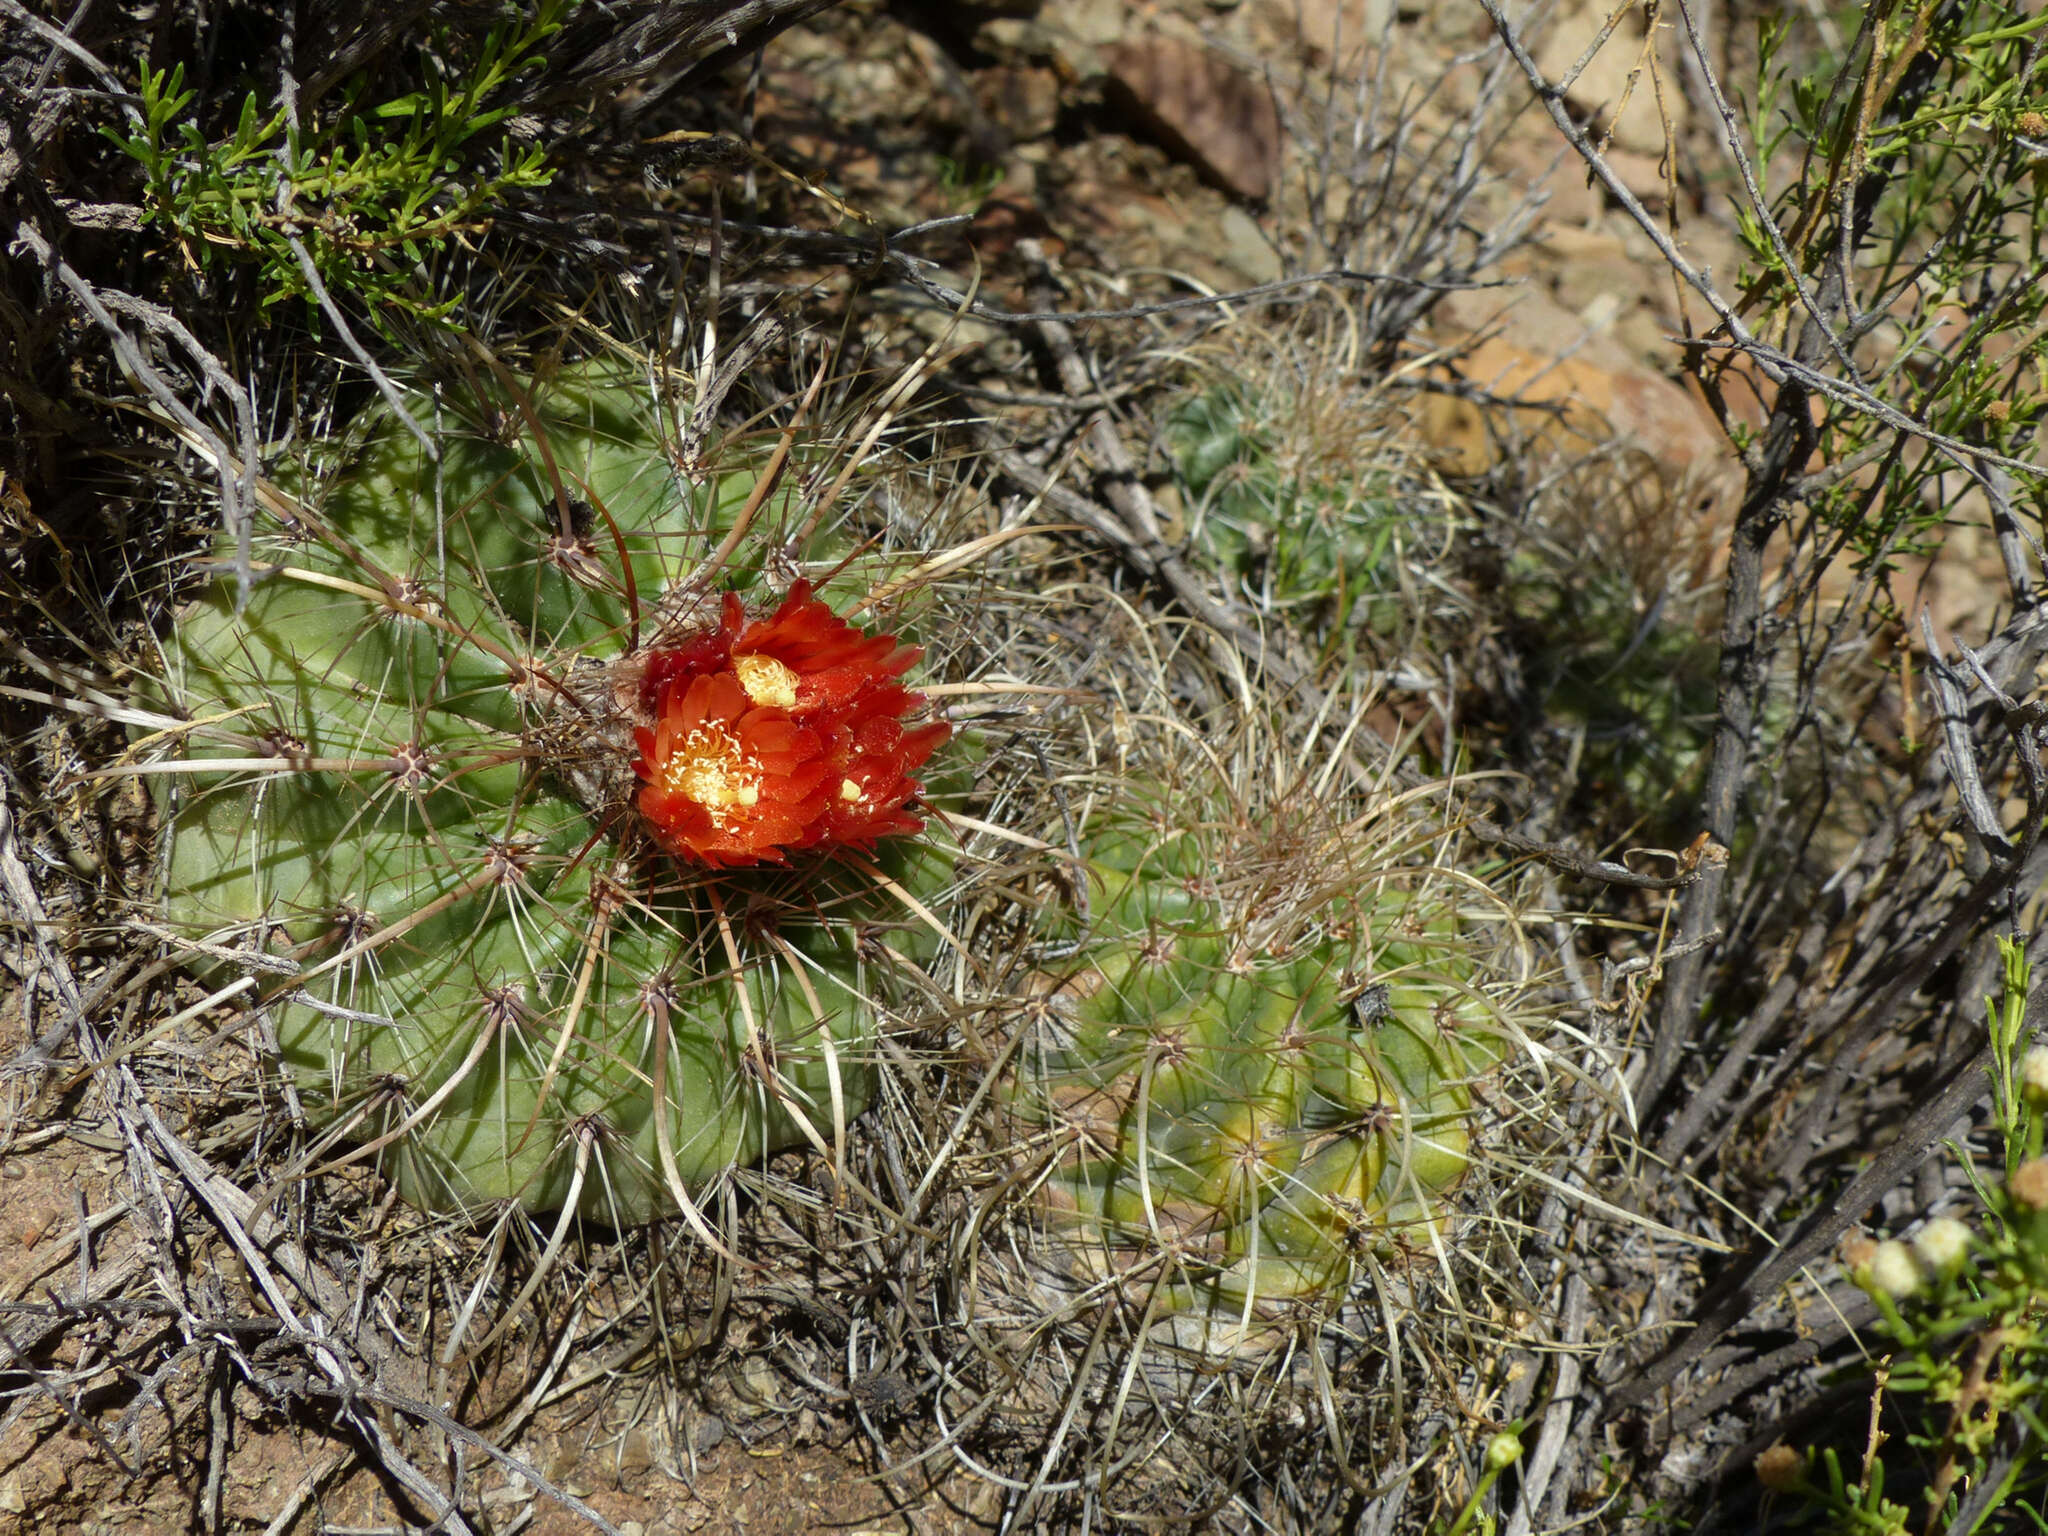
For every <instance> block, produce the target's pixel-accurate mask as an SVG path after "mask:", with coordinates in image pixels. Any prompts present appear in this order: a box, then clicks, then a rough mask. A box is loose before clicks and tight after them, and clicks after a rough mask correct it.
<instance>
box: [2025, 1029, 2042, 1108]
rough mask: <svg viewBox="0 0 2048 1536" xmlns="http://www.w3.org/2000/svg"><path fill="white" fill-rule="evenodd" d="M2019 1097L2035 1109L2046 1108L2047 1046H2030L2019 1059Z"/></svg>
mask: <svg viewBox="0 0 2048 1536" xmlns="http://www.w3.org/2000/svg"><path fill="white" fill-rule="evenodd" d="M2020 1097H2022V1098H2023V1099H2025V1100H2026V1101H2027V1103H2028V1104H2029V1105H2031V1106H2032V1107H2033V1108H2035V1109H2041V1108H2043V1107H2048V1045H2036V1046H2031V1047H2029V1048H2028V1050H2027V1054H2026V1055H2024V1056H2022V1057H2021V1058H2020Z"/></svg>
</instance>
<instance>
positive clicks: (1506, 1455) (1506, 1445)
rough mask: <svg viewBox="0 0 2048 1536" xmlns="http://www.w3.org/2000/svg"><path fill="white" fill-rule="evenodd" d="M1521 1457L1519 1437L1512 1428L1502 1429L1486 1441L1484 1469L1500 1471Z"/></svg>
mask: <svg viewBox="0 0 2048 1536" xmlns="http://www.w3.org/2000/svg"><path fill="white" fill-rule="evenodd" d="M1521 1459H1522V1441H1521V1437H1520V1436H1519V1435H1517V1434H1515V1432H1514V1431H1513V1430H1507V1429H1504V1430H1502V1431H1501V1432H1500V1433H1499V1434H1497V1435H1495V1436H1494V1437H1493V1438H1492V1439H1491V1440H1489V1441H1487V1442H1486V1470H1487V1471H1489V1472H1501V1471H1505V1470H1506V1469H1507V1468H1509V1467H1512V1466H1513V1465H1514V1464H1515V1463H1516V1462H1517V1461H1520V1460H1521Z"/></svg>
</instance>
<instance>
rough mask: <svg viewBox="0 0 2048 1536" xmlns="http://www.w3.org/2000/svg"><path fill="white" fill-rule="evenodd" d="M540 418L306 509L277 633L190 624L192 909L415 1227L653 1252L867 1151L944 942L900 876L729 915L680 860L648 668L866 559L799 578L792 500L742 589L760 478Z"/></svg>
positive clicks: (378, 448)
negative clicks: (884, 1019)
mask: <svg viewBox="0 0 2048 1536" xmlns="http://www.w3.org/2000/svg"><path fill="white" fill-rule="evenodd" d="M534 396H535V398H534V399H533V400H532V401H531V402H528V403H527V405H526V407H525V408H523V409H522V410H520V411H518V412H517V413H514V412H512V411H507V412H506V413H505V416H504V419H505V420H508V421H512V422H514V423H515V424H517V423H522V422H523V424H524V426H523V430H522V431H520V433H519V435H518V440H517V441H516V442H515V443H514V444H513V445H512V446H505V445H503V444H500V443H494V442H492V441H490V440H488V439H487V438H485V437H484V436H482V435H480V434H478V433H474V432H449V433H446V434H443V435H442V438H441V442H440V448H441V454H440V461H439V463H438V465H437V464H436V463H434V462H433V461H432V460H430V459H429V458H428V457H427V456H426V454H425V453H424V452H423V451H422V449H421V447H420V445H419V444H418V443H417V442H416V441H415V440H414V439H413V438H412V437H411V436H410V434H408V433H406V432H404V431H402V430H399V429H398V428H397V427H395V426H393V425H390V424H388V423H387V424H386V425H384V426H383V427H382V428H380V429H379V430H378V431H377V432H376V434H375V435H374V437H373V439H372V440H371V441H370V442H369V444H368V446H367V447H366V448H365V449H364V451H363V452H362V453H361V454H360V456H359V457H358V458H357V459H356V460H354V461H353V462H352V463H350V464H349V465H348V466H347V470H346V473H345V474H343V475H341V476H339V477H337V478H336V480H335V481H334V484H333V486H332V488H331V492H330V494H328V495H327V496H326V497H325V498H324V500H323V502H322V504H321V505H320V507H319V509H318V511H317V513H316V512H311V511H306V510H303V509H300V508H297V507H295V506H294V505H293V504H292V503H291V502H290V501H289V498H284V497H279V498H277V499H276V500H275V501H274V502H273V506H274V507H275V508H276V512H275V515H274V519H273V521H272V522H271V524H270V526H267V527H264V528H261V529H259V531H258V537H257V556H256V559H257V571H258V573H259V576H261V577H262V579H261V580H260V581H259V582H258V584H257V585H256V587H255V588H254V591H253V593H252V594H251V596H250V599H249V601H248V603H247V605H246V607H245V609H244V610H243V611H242V612H241V613H240V614H237V613H236V612H235V609H234V597H235V593H234V587H233V583H232V580H231V579H223V580H222V581H221V582H219V583H218V584H217V585H216V587H215V588H214V589H213V590H212V591H210V592H209V593H207V594H206V595H205V596H203V597H202V598H201V599H200V600H198V601H197V602H196V603H194V604H193V605H192V606H191V607H190V608H189V609H188V610H187V611H186V612H185V613H184V614H183V615H182V616H181V618H180V619H179V621H178V623H177V625H176V627H175V629H174V631H173V633H172V634H171V635H170V636H169V637H168V639H167V641H166V642H165V648H164V649H165V661H166V664H167V668H166V679H165V685H164V687H163V690H162V696H163V701H164V702H167V703H169V704H170V705H172V706H173V707H174V708H175V709H176V710H178V711H179V712H180V713H181V714H182V715H183V717H184V718H186V719H187V720H189V721H191V722H192V724H191V725H190V726H189V727H188V728H187V729H186V730H184V731H182V732H180V733H177V735H178V745H179V749H180V750H181V751H182V753H183V756H184V759H185V763H184V764H183V765H180V766H179V769H178V771H176V772H175V773H173V774H169V775H166V777H165V778H163V779H162V780H161V781H160V782H162V783H164V784H167V785H171V786H174V787H173V788H172V789H171V790H170V791H169V793H168V797H167V800H168V803H167V812H168V814H167V823H168V828H169V843H170V847H169V852H168V857H167V864H166V874H165V885H164V897H163V905H164V911H165V916H166V918H167V919H168V920H169V921H170V922H171V923H172V924H173V925H175V926H176V927H177V928H178V929H179V930H181V931H183V932H185V933H187V934H190V935H191V936H192V937H193V938H194V939H195V940H198V941H200V942H201V944H202V946H206V947H202V948H200V949H198V950H196V951H195V954H196V955H198V956H200V957H201V959H200V963H201V964H202V966H204V965H209V964H210V965H212V966H215V967H220V966H226V965H232V964H234V963H235V962H234V961H233V960H232V959H231V958H229V957H227V956H226V955H225V954H224V953H223V951H224V950H235V951H241V952H244V953H245V954H246V953H248V952H249V951H260V955H258V956H256V957H255V958H254V959H253V961H252V962H250V963H253V964H256V965H258V966H260V965H261V964H262V959H263V957H266V956H267V957H271V958H272V960H273V969H272V970H269V971H265V970H261V969H259V970H258V972H257V974H258V975H259V976H260V977H262V978H263V986H264V987H265V989H266V995H270V996H274V997H275V998H276V1000H277V1002H278V1005H279V1006H278V1007H277V1008H276V1009H275V1011H274V1013H273V1017H274V1019H275V1023H276V1031H277V1041H278V1045H279V1048H280V1051H281V1053H282V1056H283V1059H284V1061H285V1063H286V1064H287V1066H288V1067H289V1069H290V1072H291V1076H292V1080H293V1081H294V1082H295V1084H296V1086H297V1091H298V1093H299V1095H300V1097H301V1100H302V1101H303V1103H304V1105H305V1107H306V1110H307V1112H308V1115H309V1118H310V1119H311V1120H312V1121H313V1122H314V1123H315V1125H316V1126H320V1127H324V1128H325V1129H326V1130H327V1131H328V1132H329V1133H331V1134H330V1140H331V1142H332V1143H333V1144H334V1145H335V1147H336V1148H337V1149H338V1148H339V1147H340V1146H341V1145H342V1144H343V1143H353V1144H355V1145H356V1146H358V1147H370V1148H374V1149H375V1155H376V1156H377V1157H378V1159H379V1161H380V1163H381V1164H382V1165H383V1166H384V1167H385V1169H386V1170H387V1171H388V1172H389V1173H390V1175H391V1176H392V1177H393V1178H394V1179H395V1180H396V1182H397V1184H398V1186H399V1188H400V1190H401V1191H402V1193H403V1194H404V1195H405V1196H406V1197H407V1198H408V1199H411V1200H413V1201H416V1202H419V1203H422V1204H426V1205H429V1206H435V1207H444V1208H455V1209H467V1208H471V1207H475V1206H477V1205H479V1204H481V1203H484V1202H491V1201H501V1200H508V1199H510V1200H517V1201H518V1202H520V1203H521V1204H523V1205H524V1206H526V1207H527V1208H529V1209H532V1210H536V1211H541V1210H549V1209H555V1208H559V1207H562V1206H564V1205H565V1204H574V1206H575V1207H576V1208H577V1210H578V1211H579V1212H581V1213H582V1214H584V1215H586V1216H589V1217H592V1218H595V1219H598V1220H602V1221H606V1222H611V1223H628V1222H635V1221H640V1220H645V1219H647V1218H649V1217H651V1216H655V1215H659V1214H662V1213H664V1212H668V1211H672V1210H674V1209H675V1208H676V1207H677V1206H678V1204H679V1203H680V1202H681V1201H682V1200H684V1199H687V1198H688V1193H687V1192H688V1191H690V1190H695V1189H697V1188H699V1187H701V1186H702V1185H704V1184H705V1183H706V1182H707V1181H708V1180H710V1179H712V1178H714V1177H715V1176H717V1175H718V1174H719V1173H721V1172H722V1171H724V1170H725V1169H727V1168H729V1167H730V1166H731V1165H732V1164H734V1163H735V1162H736V1161H740V1160H744V1159H751V1158H755V1157H758V1156H760V1155H762V1154H763V1153H765V1152H768V1151H772V1150H775V1149H777V1148H781V1147H786V1146H790V1145H795V1144H800V1143H803V1142H809V1143H811V1144H813V1145H817V1146H831V1145H834V1144H835V1143H836V1139H837V1137H838V1136H839V1135H840V1134H841V1133H842V1132H843V1128H844V1124H845V1121H846V1120H847V1119H848V1118H850V1117H851V1116H853V1115H855V1114H857V1113H859V1112H860V1110H861V1109H862V1107H863V1106H864V1104H865V1102H866V1098H867V1094H868V1091H869V1074H868V1070H867V1065H866V1064H867V1061H868V1058H869V1054H870V1053H869V1044H870V1042H871V1039H872V1035H873V1031H874V1029H875V1026H876V1018H877V1012H878V1008H879V1007H881V1006H882V1005H883V1003H884V1002H885V1000H886V998H887V996H888V993H889V975H888V973H889V970H890V968H891V964H892V962H893V959H894V957H895V956H896V955H898V954H901V953H903V952H905V951H908V950H912V949H916V948H918V947H919V946H920V945H921V944H923V943H925V942H926V941H925V940H923V939H921V938H920V937H919V936H918V934H917V933H916V931H915V929H914V928H913V927H912V926H911V925H910V924H908V923H892V921H891V912H890V910H889V909H888V907H887V905H886V903H884V902H883V901H881V900H879V899H878V898H877V896H876V894H875V890H874V887H875V884H876V882H875V881H874V880H873V879H872V878H871V874H868V873H863V872H862V871H861V870H860V869H859V868H858V867H857V866H859V865H862V864H863V863H865V860H863V859H858V858H856V859H851V860H846V861H834V860H820V859H816V858H813V859H808V860H806V859H803V858H802V857H801V856H799V857H798V859H797V863H796V865H795V866H793V867H792V868H787V869H784V868H774V867H762V868H758V869H749V870H741V871H726V872H723V873H721V874H719V875H717V876H716V877H715V879H714V878H711V877H707V876H706V875H705V874H704V872H702V871H696V870H692V869H689V868H686V867H684V866H683V865H681V864H679V863H678V862H676V861H675V860H673V859H671V858H669V857H668V856H667V855H665V854H663V853H661V852H660V851H659V850H657V849H655V848H654V846H653V844H652V843H651V841H650V839H649V837H648V836H647V834H646V832H645V830H644V828H643V827H642V825H641V824H640V822H639V820H638V819H637V815H636V812H635V810H634V802H633V799H632V795H633V790H634V787H635V786H634V780H633V776H632V773H631V771H630V766H629V765H630V762H631V759H632V757H633V751H634V748H633V744H632V727H633V725H634V723H635V713H636V708H637V703H636V700H635V698H634V694H635V689H636V686H637V679H638V677H639V672H638V671H636V667H639V666H641V665H642V664H641V663H640V661H639V658H640V657H641V656H643V655H644V654H645V652H646V650H647V649H648V648H649V647H650V646H652V645H654V644H655V643H657V642H658V641H659V640H660V639H661V637H662V636H663V634H664V633H670V634H676V633H680V634H688V633H690V632H691V630H692V627H693V626H695V627H697V628H701V627H702V624H703V622H704V621H705V619H706V617H707V616H708V615H715V613H716V605H715V600H716V597H717V592H716V591H715V590H714V591H711V592H710V594H709V597H708V598H707V597H706V596H705V594H704V591H703V590H702V586H701V585H700V586H693V585H692V582H693V578H695V579H697V580H698V581H699V582H700V583H702V585H709V586H714V587H716V588H718V589H733V588H737V589H739V590H741V591H743V592H751V593H756V594H758V596H754V597H751V598H750V602H751V603H752V606H753V607H754V608H755V609H757V610H758V609H759V608H760V607H761V606H763V605H764V604H765V603H767V602H769V601H771V600H772V599H774V598H776V597H779V596H780V595H781V587H782V586H783V585H784V584H786V582H787V580H788V579H789V576H790V574H791V573H793V572H794V571H796V570H797V569H799V568H800V565H799V563H798V559H797V557H799V556H811V557H817V556H821V555H825V556H829V555H832V554H836V553H837V551H836V550H834V549H832V548H831V546H830V545H829V544H828V543H826V541H824V540H818V541H816V542H815V544H814V546H812V547H806V548H801V549H792V548H789V547H787V546H786V545H782V544H779V543H778V540H777V536H778V535H786V534H787V533H788V532H789V525H790V524H791V523H792V522H793V520H794V516H795V509H794V506H793V498H792V497H791V496H790V494H789V493H778V495H777V496H775V497H771V498H770V499H769V501H768V502H767V503H766V504H765V505H764V506H763V507H761V508H760V509H759V513H758V516H757V518H756V521H755V524H754V526H753V528H752V530H751V531H750V533H749V536H748V537H747V538H745V539H744V540H742V541H741V542H740V543H739V544H738V545H737V547H736V552H735V555H734V557H733V558H731V559H729V560H728V561H727V562H726V563H725V564H724V566H723V567H722V568H721V569H720V570H718V571H717V572H716V574H715V576H714V577H712V578H711V579H710V581H709V582H708V583H705V582H704V581H703V574H702V573H703V569H704V565H705V560H706V556H707V555H708V554H709V552H710V551H711V550H712V549H713V547H714V546H715V545H717V544H718V543H719V542H720V540H721V538H722V537H723V536H724V535H725V534H726V533H727V532H728V531H729V530H730V529H731V527H732V525H733V522H734V519H735V515H736V513H737V512H738V510H739V509H740V507H741V506H742V505H743V504H744V503H745V502H746V500H747V498H748V497H749V495H750V493H751V492H752V491H753V489H754V485H755V480H754V476H753V474H752V473H749V472H745V471H734V472H728V473H725V474H722V475H719V476H717V477H715V478H710V479H708V480H707V481H706V482H705V483H703V484H702V485H697V486H693V485H691V484H690V483H689V482H688V481H687V480H686V479H684V477H683V476H681V475H680V474H678V473H677V472H676V471H675V469H674V468H673V465H672V462H671V458H670V456H669V455H668V454H667V453H665V452H664V443H663V440H662V434H661V433H660V431H659V430H658V425H657V423H658V421H659V417H658V414H657V412H656V410H655V408H654V406H653V404H652V402H651V400H650V399H649V397H648V387H647V383H646V381H645V379H644V378H640V377H633V376H627V375H624V374H622V373H620V372H616V371H605V370H601V369H595V368H588V367H586V368H583V369H578V370H566V371H564V372H563V373H562V374H560V375H558V376H557V377H555V378H554V379H552V380H550V381H549V382H548V383H547V384H546V385H545V386H544V387H543V386H536V387H535V390H534ZM413 405H414V410H415V413H416V414H421V415H423V416H424V415H426V413H428V412H430V411H431V405H430V404H429V403H428V402H426V401H424V400H416V401H414V402H413ZM428 419H431V418H430V417H429V418H428ZM536 431H537V432H538V435H536ZM771 550H775V551H778V552H779V556H780V558H782V559H784V560H785V561H786V562H787V568H786V569H783V570H780V571H778V573H777V576H778V577H779V579H774V580H771V579H770V577H769V576H768V575H767V574H766V573H764V570H763V566H764V564H765V563H766V561H767V558H768V554H767V552H769V551H771ZM867 563H868V565H869V567H870V569H869V570H868V571H867V572H865V573H862V572H859V571H856V572H855V573H854V574H853V575H852V576H851V577H850V578H849V579H848V581H847V584H848V585H854V584H857V583H861V582H862V581H863V580H864V576H865V579H866V580H874V579H877V577H876V573H875V569H874V567H875V566H876V564H877V562H874V561H869V562H867ZM266 573H267V574H266ZM856 589H858V588H857V587H856ZM636 615H637V622H636ZM212 761H218V762H219V763H220V766H219V768H218V769H217V770H209V769H207V768H206V767H205V766H204V765H205V764H207V763H208V762H212ZM873 857H874V859H875V860H877V861H878V862H880V863H881V864H883V865H884V866H886V868H887V869H888V871H889V872H890V874H891V877H892V878H893V879H895V880H896V881H898V882H899V883H901V884H902V885H903V886H905V887H906V888H908V889H910V890H913V891H917V890H923V891H929V890H930V889H931V888H932V887H933V886H934V885H935V884H936V883H938V882H940V881H942V880H943V879H944V877H945V862H946V861H945V860H944V859H943V858H942V857H941V856H940V855H939V854H938V852H937V851H936V850H934V849H932V848H930V847H927V846H918V845H917V844H916V843H915V842H912V841H906V840H898V841H895V842H891V843H884V844H882V845H881V847H880V849H879V850H878V851H877V852H876V853H875V855H874V856H873ZM207 955H211V956H212V957H213V958H212V959H211V960H210V961H209V960H207V959H205V958H204V957H205V956H207ZM277 960H283V961H286V962H289V963H288V964H285V965H282V966H277V965H275V963H274V962H275V961H277ZM294 965H295V967H296V970H295V972H294V969H293V967H294ZM280 976H281V977H282V979H279V977H280ZM333 1155H334V1156H340V1155H342V1154H341V1153H340V1152H339V1150H337V1151H336V1152H335V1153H334V1154H333ZM358 1155H362V1154H361V1153H359V1154H358Z"/></svg>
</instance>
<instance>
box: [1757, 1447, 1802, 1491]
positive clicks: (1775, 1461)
mask: <svg viewBox="0 0 2048 1536" xmlns="http://www.w3.org/2000/svg"><path fill="white" fill-rule="evenodd" d="M1754 1465H1755V1467H1756V1480H1757V1481H1758V1482H1760V1483H1762V1484H1763V1485H1764V1486H1765V1487H1766V1488H1768V1489H1770V1490H1771V1492H1773V1493H1790V1492H1792V1490H1793V1489H1795V1488H1797V1487H1798V1486H1799V1480H1800V1479H1801V1478H1802V1477H1804V1476H1805V1475H1806V1458H1805V1457H1804V1456H1802V1455H1800V1454H1799V1453H1798V1452H1797V1451H1795V1450H1793V1449H1792V1447H1791V1446H1789V1445H1787V1444H1785V1442H1784V1441H1782V1440H1780V1441H1779V1442H1778V1443H1777V1444H1776V1445H1774V1446H1772V1447H1771V1448H1770V1449H1769V1450H1767V1451H1762V1452H1759V1453H1758V1455H1757V1458H1756V1461H1755V1463H1754Z"/></svg>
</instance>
